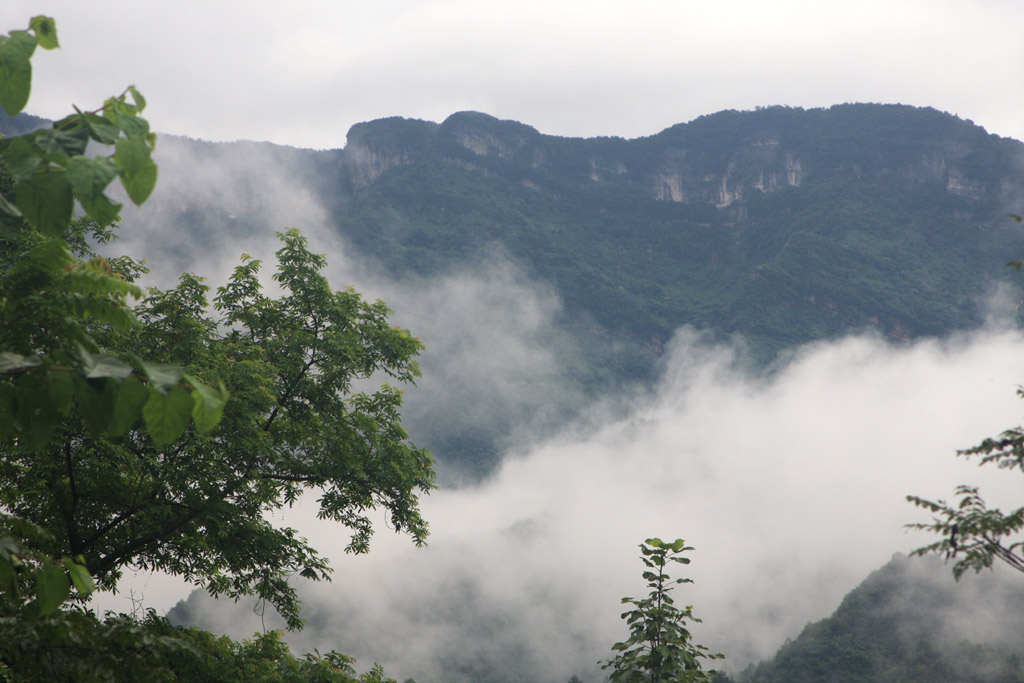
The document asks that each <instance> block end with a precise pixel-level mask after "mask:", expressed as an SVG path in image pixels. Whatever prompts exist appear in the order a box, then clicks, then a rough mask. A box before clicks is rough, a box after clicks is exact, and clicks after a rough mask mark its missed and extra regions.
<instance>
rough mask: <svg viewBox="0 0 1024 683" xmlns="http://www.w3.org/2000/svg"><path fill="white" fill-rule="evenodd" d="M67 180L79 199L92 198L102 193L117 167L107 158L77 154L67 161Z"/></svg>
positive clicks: (115, 174)
mask: <svg viewBox="0 0 1024 683" xmlns="http://www.w3.org/2000/svg"><path fill="white" fill-rule="evenodd" d="M67 168H68V180H69V181H70V182H71V187H72V188H74V190H75V194H76V195H77V196H78V198H79V199H86V200H90V201H91V200H94V199H96V198H97V197H99V196H100V195H102V194H103V191H104V190H105V189H106V188H107V185H109V184H110V181H112V180H113V179H114V178H116V177H117V167H116V166H115V165H114V163H113V162H112V161H110V160H109V159H103V158H98V159H90V158H88V157H82V156H77V157H74V158H72V159H71V160H70V161H68V167H67Z"/></svg>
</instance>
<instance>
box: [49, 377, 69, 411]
mask: <svg viewBox="0 0 1024 683" xmlns="http://www.w3.org/2000/svg"><path fill="white" fill-rule="evenodd" d="M47 384H48V385H49V391H50V400H51V401H53V407H54V409H55V410H56V411H57V412H58V413H60V414H61V415H69V414H70V413H71V408H72V407H73V406H74V403H75V390H74V387H75V384H74V379H73V377H72V375H71V372H70V371H68V370H54V369H51V370H50V371H49V373H47Z"/></svg>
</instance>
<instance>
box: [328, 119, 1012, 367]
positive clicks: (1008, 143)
mask: <svg viewBox="0 0 1024 683" xmlns="http://www.w3.org/2000/svg"><path fill="white" fill-rule="evenodd" d="M340 161H341V163H342V165H343V168H344V173H343V174H342V179H343V180H345V181H347V188H346V189H347V191H346V192H345V193H344V197H345V198H346V199H345V201H343V202H341V201H340V202H337V205H336V208H335V215H336V216H337V222H338V224H339V226H344V227H343V228H342V229H343V230H345V232H346V234H347V235H348V236H349V238H350V239H352V240H353V241H355V242H356V243H357V244H358V245H359V246H360V248H362V249H364V250H365V251H367V252H368V253H372V254H375V255H377V256H378V257H380V258H382V259H383V260H384V261H385V262H386V263H388V264H389V265H390V266H391V267H393V268H395V269H396V270H398V271H403V270H412V271H423V270H431V269H437V268H440V267H443V266H444V265H445V264H447V263H449V262H450V261H451V260H452V259H458V258H465V257H467V256H468V255H469V254H471V253H472V252H473V251H474V250H479V249H481V248H484V247H485V246H486V245H488V244H491V243H494V242H497V243H500V244H501V245H502V246H503V247H504V248H505V249H506V250H508V252H509V253H510V254H512V255H513V256H514V257H515V258H517V259H520V260H522V261H524V262H526V263H528V264H529V266H530V268H531V270H532V271H533V272H534V273H535V274H536V275H537V276H538V277H541V278H544V279H547V280H550V281H552V282H554V283H556V285H557V287H558V291H559V292H560V293H561V295H562V296H563V298H564V300H565V302H566V307H567V310H568V311H570V312H572V313H574V314H583V313H585V314H587V315H588V316H591V317H592V319H593V320H594V321H596V322H597V323H598V324H599V325H600V327H601V328H602V329H604V330H607V331H608V332H610V333H611V334H615V335H622V336H625V337H628V338H629V339H631V340H633V341H635V342H636V343H637V344H640V345H643V346H645V347H647V348H648V349H651V350H653V351H655V352H656V351H657V350H658V349H659V348H660V345H661V344H662V342H664V341H665V340H666V339H667V338H668V337H669V336H670V335H671V334H672V332H673V330H675V329H676V328H678V327H679V326H680V325H686V324H689V325H695V326H698V327H702V328H709V329H712V330H714V331H716V332H717V333H720V334H741V335H743V336H744V337H746V338H747V339H748V340H750V341H751V342H752V344H753V345H754V346H755V348H756V349H758V351H760V352H761V353H762V355H763V356H765V357H767V356H770V355H771V354H772V353H773V352H775V351H778V350H779V349H782V348H785V347H788V346H790V345H793V344H798V343H801V342H806V341H809V340H812V339H820V338H823V337H831V336H836V335H840V334H843V333H844V332H847V331H850V330H860V329H863V328H866V327H875V328H877V329H879V330H880V331H881V332H882V333H883V334H885V335H888V336H890V337H893V338H897V339H907V338H912V337H915V336H919V335H933V334H941V333H943V332H947V331H949V330H952V329H958V328H963V327H969V326H972V325H976V324H977V323H978V322H979V321H980V320H981V318H982V308H983V305H982V299H983V297H984V296H985V293H986V292H987V291H988V289H989V287H990V286H991V283H992V281H993V280H994V279H996V278H999V277H1000V275H1001V273H1000V269H999V266H1000V265H1001V264H1002V263H1003V262H1005V261H1006V260H1007V259H1006V256H1007V254H1008V253H1010V250H1012V248H1013V247H1012V246H1011V245H1012V244H1013V238H1014V237H1016V234H1015V233H1014V231H1013V226H1012V224H1011V223H1010V222H1009V221H1007V220H1006V219H1005V214H1006V212H1007V211H1008V210H1010V209H1013V208H1015V207H1017V206H1018V205H1019V204H1020V203H1021V200H1022V198H1024V163H1022V161H1024V146H1022V145H1021V144H1020V143H1018V142H1016V141H1012V140H1006V139H1000V138H997V137H994V136H989V135H987V134H986V133H985V132H984V130H983V129H981V128H979V127H977V126H974V125H973V124H971V123H969V122H965V121H961V120H958V119H956V118H954V117H952V116H949V115H946V114H942V113H939V112H937V111H934V110H929V109H916V108H911V107H904V106H881V105H842V106H836V107H832V108H830V109H825V110H822V109H816V110H809V111H804V110H801V109H790V108H781V107H774V108H769V109H764V110H759V111H754V112H735V111H726V112H720V113H718V114H713V115H711V116H705V117H702V118H699V119H697V120H695V121H692V122H690V123H687V124H680V125H677V126H673V127H672V128H669V129H667V130H665V131H663V132H661V133H659V134H657V135H654V136H651V137H648V138H641V139H636V140H621V139H591V140H582V139H566V138H556V137H551V136H545V135H541V134H539V133H538V132H537V131H535V130H534V129H532V128H530V127H528V126H525V125H522V124H518V123H514V122H510V121H498V120H496V119H493V118H491V117H488V116H485V115H483V114H477V113H471V112H464V113H460V114H455V115H453V116H451V117H449V118H448V119H447V120H446V121H444V122H443V123H441V124H439V125H438V124H430V123H425V122H422V121H410V120H404V119H385V120H381V121H374V122H372V123H367V124H360V125H357V126H355V127H354V128H353V129H352V131H351V132H350V134H349V144H348V146H347V147H346V149H345V152H344V155H343V156H342V157H341V160H340Z"/></svg>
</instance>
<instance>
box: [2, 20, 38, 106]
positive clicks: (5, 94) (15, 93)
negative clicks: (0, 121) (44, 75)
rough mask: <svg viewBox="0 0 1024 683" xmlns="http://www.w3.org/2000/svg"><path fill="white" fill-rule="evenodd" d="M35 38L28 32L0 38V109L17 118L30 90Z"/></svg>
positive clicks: (13, 32)
mask: <svg viewBox="0 0 1024 683" xmlns="http://www.w3.org/2000/svg"><path fill="white" fill-rule="evenodd" d="M36 42H37V41H36V38H35V37H34V36H33V35H32V34H30V33H29V32H28V31H11V33H10V35H8V36H0V107H3V110H4V111H5V112H7V114H8V116H17V115H18V114H20V113H21V110H22V109H24V108H25V105H26V104H27V103H28V94H29V91H30V90H31V89H32V63H31V62H30V61H29V59H30V58H31V57H32V52H34V51H35V47H36Z"/></svg>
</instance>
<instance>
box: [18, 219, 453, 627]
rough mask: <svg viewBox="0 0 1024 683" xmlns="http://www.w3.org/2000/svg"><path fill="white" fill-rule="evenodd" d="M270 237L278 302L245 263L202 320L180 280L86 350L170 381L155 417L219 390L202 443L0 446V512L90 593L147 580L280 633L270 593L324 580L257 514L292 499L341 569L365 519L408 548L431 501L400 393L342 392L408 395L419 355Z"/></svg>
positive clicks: (191, 288) (75, 439) (291, 616)
mask: <svg viewBox="0 0 1024 683" xmlns="http://www.w3.org/2000/svg"><path fill="white" fill-rule="evenodd" d="M279 237H280V239H281V240H282V243H283V244H282V247H281V249H280V250H278V251H277V254H276V255H277V260H278V268H277V272H276V274H275V275H274V280H275V281H276V282H277V284H278V285H279V287H280V288H281V290H282V291H283V292H284V294H283V296H281V297H280V298H276V299H275V298H270V297H267V296H265V295H264V294H263V291H262V285H261V283H260V280H259V277H258V275H259V271H260V267H261V263H260V261H257V260H252V259H248V258H246V259H244V261H243V263H242V264H241V265H240V266H238V267H237V268H236V269H235V271H234V274H233V276H232V277H231V279H230V280H229V282H228V283H227V284H226V285H225V286H224V287H221V288H219V289H218V290H217V294H216V297H215V298H214V301H213V307H214V309H215V310H216V311H217V312H218V313H219V316H218V317H216V318H215V317H210V316H208V314H207V309H208V303H209V302H208V301H207V297H206V293H207V289H208V288H207V287H206V285H204V284H203V282H202V279H201V278H199V277H197V276H195V275H191V274H186V275H183V276H182V277H181V279H180V281H179V283H178V286H177V287H176V288H174V289H170V290H166V291H158V290H151V291H150V292H149V296H148V297H147V298H146V299H145V301H144V302H143V303H142V304H141V305H140V306H138V307H137V309H136V310H135V315H136V316H137V318H138V320H139V322H140V324H139V325H138V326H136V327H132V328H130V329H128V330H126V331H122V330H115V329H109V328H108V329H98V330H96V332H95V334H96V336H97V338H99V339H101V341H102V342H103V345H104V347H105V348H107V349H110V350H111V351H112V352H115V353H117V354H122V355H123V356H125V357H130V356H132V355H134V354H138V355H142V356H144V357H147V358H149V359H151V362H154V361H155V362H156V363H158V364H161V365H159V367H161V368H165V369H167V368H170V369H171V370H168V373H169V374H168V375H167V376H166V377H164V378H163V379H164V381H166V382H167V383H168V384H169V385H170V387H171V388H170V389H169V390H168V391H167V393H166V394H164V395H163V397H162V400H163V401H166V402H168V403H175V402H179V401H180V402H182V403H185V402H188V401H190V397H191V391H192V390H194V389H191V388H186V387H185V386H183V385H182V384H180V383H179V382H178V380H179V378H180V377H182V376H186V377H193V378H198V380H199V381H200V382H202V383H205V385H214V384H215V385H223V386H225V387H226V388H227V391H228V392H230V395H231V400H230V401H229V402H228V403H227V405H225V406H224V407H223V409H222V417H221V419H220V425H219V428H218V429H216V430H212V431H207V432H204V431H202V430H201V429H200V428H198V427H197V426H193V427H192V428H189V429H187V430H185V431H184V432H183V433H182V430H183V427H184V425H182V424H178V423H176V422H175V421H174V419H173V418H168V419H164V420H157V421H155V422H154V423H153V425H152V428H154V429H155V435H156V437H157V438H146V436H145V435H144V434H143V433H142V432H141V431H140V429H139V427H140V425H138V424H136V425H135V426H133V427H131V428H129V429H128V430H127V432H126V433H125V434H124V435H123V436H120V437H117V438H111V437H109V436H107V435H97V434H95V433H93V432H91V431H90V430H89V428H88V426H87V425H86V424H84V423H83V421H81V420H63V421H61V422H60V423H59V425H58V426H57V427H56V429H57V431H58V433H59V436H60V438H59V439H55V440H54V441H53V442H52V443H51V445H50V446H48V447H47V448H46V449H45V450H42V451H40V450H39V449H28V448H19V447H18V446H17V445H15V446H13V447H11V448H9V449H8V450H7V452H6V453H5V457H4V458H3V459H2V461H0V503H2V504H3V506H4V507H5V508H7V509H9V510H10V511H11V512H12V513H14V514H16V515H18V516H19V517H22V518H24V519H27V520H30V521H32V522H34V523H36V524H39V525H40V526H42V527H44V528H46V529H49V530H50V531H51V532H52V533H53V535H54V542H53V545H52V546H51V547H49V548H48V549H47V550H48V551H49V552H51V553H52V554H54V555H58V554H70V555H72V556H78V555H81V556H83V557H84V558H85V562H86V565H87V566H88V567H89V569H90V570H91V571H92V572H93V575H94V576H95V577H96V580H97V583H98V584H99V586H100V587H102V588H113V587H115V586H116V582H117V579H118V577H119V575H120V573H121V570H122V569H123V568H125V567H129V566H131V567H138V568H143V569H153V570H161V571H165V572H169V573H171V574H175V575H180V576H183V577H185V578H186V579H188V580H189V581H193V582H195V583H197V584H199V585H203V586H205V587H206V588H207V589H208V590H209V591H210V592H211V593H213V594H214V595H220V594H226V595H228V596H230V597H238V596H240V595H247V594H254V595H257V596H259V597H260V598H262V599H265V600H267V601H269V602H270V603H271V604H273V605H274V606H275V607H276V608H277V610H278V611H279V612H280V613H281V615H282V616H283V617H284V618H285V619H286V620H287V622H288V625H289V626H290V627H292V628H295V627H298V626H300V624H301V621H300V620H299V616H298V612H299V606H298V600H297V599H296V595H295V589H294V587H292V586H291V585H290V584H289V582H288V579H289V578H290V576H292V575H293V574H299V575H301V576H303V577H306V578H309V579H324V578H327V577H328V575H329V567H328V565H327V562H326V561H325V560H324V559H323V558H322V557H321V556H320V555H319V554H318V553H317V551H316V550H315V549H314V548H312V547H311V546H310V545H309V544H308V543H307V542H306V540H305V539H303V538H301V537H299V536H298V534H297V532H296V531H295V530H294V529H290V528H278V527H276V526H274V525H273V524H272V523H271V522H270V521H269V520H268V519H267V517H266V513H267V512H269V511H272V510H276V509H279V508H281V507H283V506H285V505H289V504H291V503H294V502H295V501H297V500H298V498H299V496H300V495H302V493H303V492H304V491H305V490H307V489H311V490H314V491H315V492H316V493H317V495H318V496H319V497H318V502H319V505H320V509H319V513H318V514H319V516H320V517H321V518H324V519H330V520H335V521H338V522H341V523H342V524H344V525H345V526H347V527H349V528H350V529H351V530H352V532H353V534H352V537H351V540H350V541H349V543H348V545H347V547H346V550H347V551H349V552H357V553H358V552H365V551H366V550H368V547H369V540H370V537H371V535H372V533H373V529H372V525H371V522H370V519H369V517H368V516H367V512H368V511H369V510H372V509H374V508H376V507H382V508H383V509H385V510H386V511H387V513H388V515H389V522H390V525H391V527H392V528H393V529H394V530H395V531H399V532H405V533H408V534H410V535H411V536H412V538H413V540H414V542H416V543H417V544H421V543H423V542H424V540H425V538H426V536H427V533H428V529H427V524H426V522H425V521H424V520H423V518H422V517H421V515H420V512H419V507H418V498H417V494H418V492H424V493H425V492H428V491H429V490H430V489H431V488H432V487H433V476H434V475H433V470H432V462H433V461H432V459H431V457H430V455H429V453H427V452H426V451H424V450H422V449H419V448H416V447H415V446H412V445H411V444H409V443H408V442H407V440H406V436H407V435H406V432H405V431H404V429H403V428H402V426H401V424H400V415H399V409H400V407H401V403H402V392H401V391H400V390H399V389H397V388H395V387H393V386H390V385H388V384H384V385H381V386H379V387H377V388H376V389H375V390H373V391H372V392H368V391H357V390H356V389H355V387H354V384H356V383H360V385H362V384H368V383H370V382H371V381H372V380H373V379H374V378H375V377H377V376H383V377H386V378H390V379H392V380H395V381H397V382H401V383H408V382H411V381H413V379H414V378H415V377H416V376H417V375H418V373H419V369H418V366H417V364H416V361H415V356H416V354H417V353H418V352H419V350H420V348H421V344H420V342H419V341H418V340H417V339H415V338H413V337H412V336H411V335H410V334H409V333H408V332H407V331H406V330H403V329H400V328H397V327H393V326H392V325H391V324H390V323H389V321H388V317H387V316H388V314H389V313H390V311H389V310H388V309H387V307H386V306H385V305H384V304H383V303H382V302H380V301H378V302H375V303H368V302H365V301H363V300H362V298H361V297H360V296H359V295H358V294H357V293H356V292H354V291H353V290H351V289H347V290H343V291H334V290H332V289H331V288H330V286H329V284H328V282H327V280H326V278H324V277H323V275H322V274H321V273H320V270H321V269H322V268H323V267H324V265H325V261H324V258H323V257H322V256H319V255H316V254H313V253H311V252H310V251H309V250H308V248H307V243H306V240H305V239H304V238H303V237H301V236H300V235H299V233H298V232H297V231H294V230H290V231H288V232H286V233H281V234H279ZM129 381H131V380H126V382H129ZM205 385H204V386H205ZM95 401H96V402H97V403H98V404H102V403H103V402H104V401H107V402H108V404H109V401H110V399H108V398H107V397H105V396H104V395H103V394H102V393H97V394H96V396H95ZM148 406H149V403H148V401H147V403H146V406H144V408H143V414H144V415H145V411H146V410H147V407H148ZM156 409H158V410H159V409H162V405H161V404H158V405H157V406H156ZM169 414H170V415H172V416H173V415H175V414H176V413H174V412H173V411H172V412H170V413H169ZM200 426H201V425H200ZM165 430H166V433H165ZM178 433H182V436H180V437H178V438H175V439H173V440H172V439H171V438H170V437H171V435H173V434H178Z"/></svg>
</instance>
